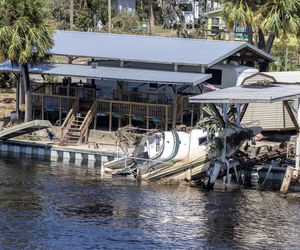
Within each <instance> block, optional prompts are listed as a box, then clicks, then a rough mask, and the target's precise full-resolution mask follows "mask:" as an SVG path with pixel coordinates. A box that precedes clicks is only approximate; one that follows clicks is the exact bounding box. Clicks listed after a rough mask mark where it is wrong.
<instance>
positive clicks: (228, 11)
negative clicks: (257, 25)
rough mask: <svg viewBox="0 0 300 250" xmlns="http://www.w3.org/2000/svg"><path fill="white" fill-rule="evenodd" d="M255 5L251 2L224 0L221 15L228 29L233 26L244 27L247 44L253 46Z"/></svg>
mask: <svg viewBox="0 0 300 250" xmlns="http://www.w3.org/2000/svg"><path fill="white" fill-rule="evenodd" d="M255 10H256V4H255V1H253V0H230V1H229V0H226V1H224V6H223V11H222V15H223V17H224V19H225V21H226V22H227V25H228V27H229V28H230V29H232V28H233V26H234V25H235V24H237V23H238V24H240V25H242V26H244V27H246V31H247V35H248V42H249V43H250V44H253V43H254V42H253V26H252V23H253V19H254V16H255Z"/></svg>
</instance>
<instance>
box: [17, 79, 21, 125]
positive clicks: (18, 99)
mask: <svg viewBox="0 0 300 250" xmlns="http://www.w3.org/2000/svg"><path fill="white" fill-rule="evenodd" d="M20 85H21V81H20V77H16V114H17V119H18V120H19V119H20Z"/></svg>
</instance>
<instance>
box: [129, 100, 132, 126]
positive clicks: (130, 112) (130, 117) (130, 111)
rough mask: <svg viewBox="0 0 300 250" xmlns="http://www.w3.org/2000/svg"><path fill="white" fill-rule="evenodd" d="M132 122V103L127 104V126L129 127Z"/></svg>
mask: <svg viewBox="0 0 300 250" xmlns="http://www.w3.org/2000/svg"><path fill="white" fill-rule="evenodd" d="M131 120H132V103H130V104H129V121H128V122H129V125H130V126H131V122H132V121H131Z"/></svg>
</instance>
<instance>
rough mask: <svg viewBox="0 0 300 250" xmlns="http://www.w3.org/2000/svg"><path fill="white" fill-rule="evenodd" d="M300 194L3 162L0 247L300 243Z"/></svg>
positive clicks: (252, 246)
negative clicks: (184, 184) (107, 175)
mask: <svg viewBox="0 0 300 250" xmlns="http://www.w3.org/2000/svg"><path fill="white" fill-rule="evenodd" d="M299 212H300V198H299V199H297V198H293V199H289V198H284V197H281V196H279V195H278V194H277V193H275V192H259V191H256V190H245V189H240V190H239V189H238V190H236V189H235V190H233V191H223V190H216V191H214V192H204V191H201V190H199V189H198V188H194V187H178V186H164V185H156V184H151V185H149V184H142V185H141V184H140V185H139V184H137V183H135V182H132V181H125V180H116V179H115V180H109V179H107V180H101V179H100V170H99V169H96V170H95V169H88V168H84V167H81V168H80V167H74V166H68V165H64V164H62V163H49V162H44V161H42V160H38V159H36V160H31V159H30V158H25V157H23V158H16V157H4V156H2V157H1V160H0V249H20V248H22V249H24V248H25V249H36V248H38V249H83V248H84V249H95V248H99V249H100V248H101V249H103V248H104V249H157V248H160V249H199V248H206V249H298V248H300V216H299Z"/></svg>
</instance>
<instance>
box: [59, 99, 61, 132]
mask: <svg viewBox="0 0 300 250" xmlns="http://www.w3.org/2000/svg"><path fill="white" fill-rule="evenodd" d="M59 124H60V126H61V125H62V97H60V98H59Z"/></svg>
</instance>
